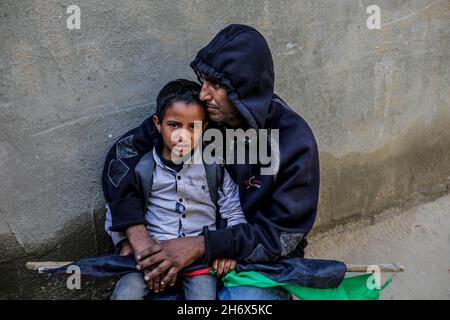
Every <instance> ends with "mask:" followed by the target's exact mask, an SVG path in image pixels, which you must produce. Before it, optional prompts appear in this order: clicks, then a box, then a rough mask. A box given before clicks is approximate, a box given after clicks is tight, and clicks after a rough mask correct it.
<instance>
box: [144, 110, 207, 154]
mask: <svg viewBox="0 0 450 320" xmlns="http://www.w3.org/2000/svg"><path fill="white" fill-rule="evenodd" d="M153 122H154V123H155V125H156V127H157V129H158V131H159V132H160V133H161V135H162V139H163V144H164V149H163V156H164V158H166V159H172V160H173V156H175V157H177V158H178V157H180V158H183V157H186V156H188V155H189V154H190V152H191V150H192V149H194V148H195V147H196V146H197V144H198V142H199V140H200V137H201V135H202V132H203V130H204V128H205V127H206V124H207V123H206V122H205V111H204V108H203V106H201V105H199V104H197V103H189V104H186V103H184V102H174V103H172V104H171V105H170V106H168V107H167V108H166V110H165V112H164V117H163V120H162V121H159V119H158V118H157V117H156V116H153Z"/></svg>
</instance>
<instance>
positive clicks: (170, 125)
mask: <svg viewBox="0 0 450 320" xmlns="http://www.w3.org/2000/svg"><path fill="white" fill-rule="evenodd" d="M169 127H171V128H177V127H178V125H177V124H176V123H169Z"/></svg>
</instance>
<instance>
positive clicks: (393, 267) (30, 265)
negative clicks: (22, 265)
mask: <svg viewBox="0 0 450 320" xmlns="http://www.w3.org/2000/svg"><path fill="white" fill-rule="evenodd" d="M71 263H72V262H71V261H40V262H27V263H26V267H27V269H28V270H39V268H42V267H43V268H46V269H55V268H59V267H62V266H65V265H68V264H71ZM346 266H347V272H362V273H367V272H368V270H373V269H374V268H377V267H378V268H379V270H380V272H403V271H404V270H405V268H404V267H403V266H400V265H398V264H395V263H390V264H376V265H367V264H347V265H346Z"/></svg>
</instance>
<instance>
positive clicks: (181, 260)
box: [137, 236, 205, 292]
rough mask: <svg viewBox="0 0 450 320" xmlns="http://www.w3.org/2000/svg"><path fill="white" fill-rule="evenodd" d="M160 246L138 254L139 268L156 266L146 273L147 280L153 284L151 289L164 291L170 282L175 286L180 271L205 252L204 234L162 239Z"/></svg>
mask: <svg viewBox="0 0 450 320" xmlns="http://www.w3.org/2000/svg"><path fill="white" fill-rule="evenodd" d="M160 246H161V250H160V251H158V252H155V250H154V249H153V248H147V249H145V250H143V251H141V252H139V253H138V254H137V260H138V265H137V269H138V270H146V269H148V268H151V267H154V269H153V270H152V271H151V272H149V273H147V272H146V273H145V280H146V281H147V283H149V284H152V288H150V289H153V291H154V292H159V291H163V290H164V289H165V288H166V286H167V285H168V284H169V285H170V286H173V285H174V284H175V282H176V279H177V274H178V272H180V271H181V269H183V268H185V267H187V266H189V265H191V264H192V263H193V262H194V261H195V260H197V259H199V258H201V257H202V256H203V255H204V254H205V241H204V237H203V236H197V237H186V238H178V239H173V240H166V241H161V242H160ZM159 279H162V280H161V281H159ZM149 287H150V286H149Z"/></svg>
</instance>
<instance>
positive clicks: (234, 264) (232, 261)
mask: <svg viewBox="0 0 450 320" xmlns="http://www.w3.org/2000/svg"><path fill="white" fill-rule="evenodd" d="M234 268H236V260H231V266H230V271H232V270H234Z"/></svg>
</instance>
